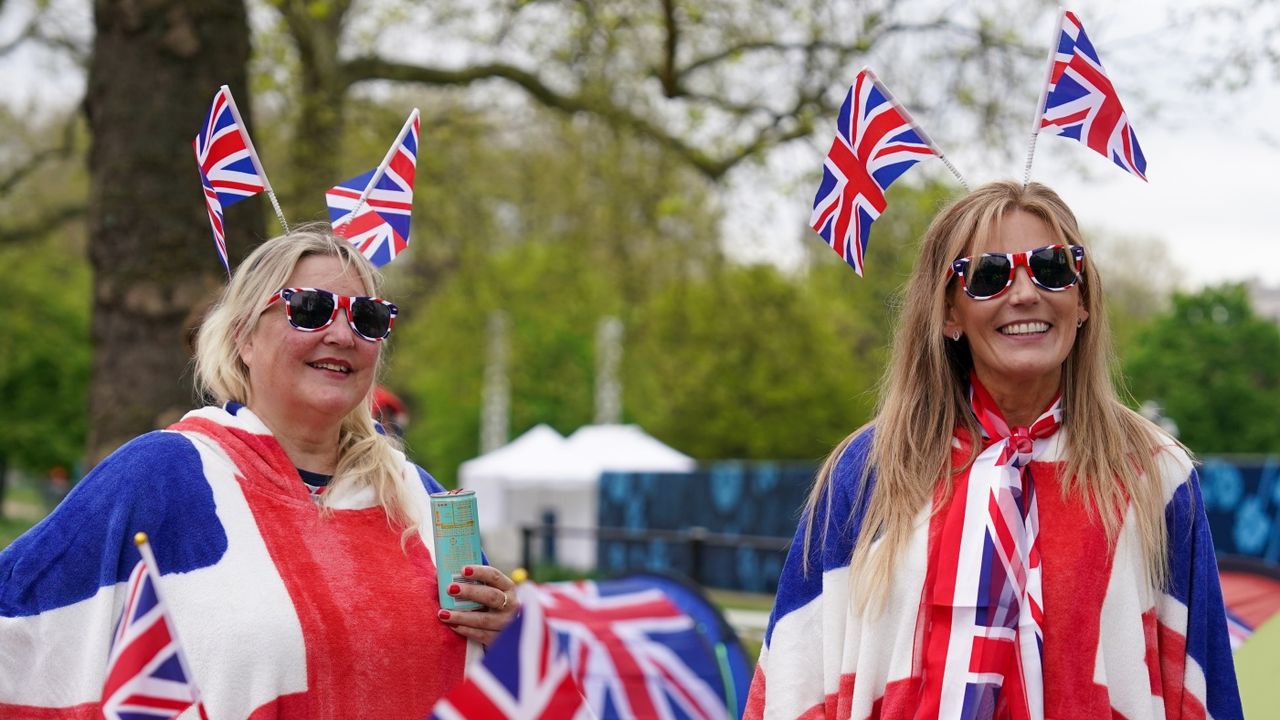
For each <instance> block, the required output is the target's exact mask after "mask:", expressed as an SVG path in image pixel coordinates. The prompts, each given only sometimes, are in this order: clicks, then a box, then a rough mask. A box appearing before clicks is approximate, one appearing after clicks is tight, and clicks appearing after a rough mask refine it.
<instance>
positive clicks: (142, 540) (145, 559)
mask: <svg viewBox="0 0 1280 720" xmlns="http://www.w3.org/2000/svg"><path fill="white" fill-rule="evenodd" d="M228 96H230V93H228ZM232 107H235V105H234V104H233V105H232ZM237 121H239V118H237ZM240 127H244V125H241V126H240ZM247 134H248V133H246V135H247ZM250 152H253V151H252V150H250ZM263 178H264V181H265V178H266V176H265V175H263ZM268 192H269V191H268ZM133 544H134V545H137V546H138V553H139V554H140V555H142V563H143V568H144V569H145V571H146V573H147V574H148V575H150V576H151V586H152V587H153V588H155V592H156V597H157V598H159V597H160V594H161V593H160V566H159V565H157V564H156V556H155V555H153V554H152V553H151V541H150V538H148V537H147V534H146V533H144V532H138V533H134V536H133ZM164 613H165V615H168V616H169V622H168V625H169V632H170V633H171V634H172V635H173V641H174V645H175V646H176V647H175V648H174V651H175V652H176V653H177V654H178V657H179V658H180V662H181V663H182V666H183V667H184V668H187V672H191V661H190V660H188V659H187V655H186V653H185V652H183V651H182V648H183V645H182V639H181V638H179V637H178V625H177V623H175V622H174V621H173V616H172V615H171V614H170V612H169V608H168V606H164ZM120 624H121V625H123V624H124V618H121V619H120ZM190 680H191V683H190V686H191V690H192V694H194V695H195V698H194V700H195V702H193V703H192V705H200V704H201V703H202V702H203V701H204V698H203V696H202V695H201V692H200V683H198V682H196V681H195V678H194V677H192V678H190ZM201 714H202V715H203V713H201Z"/></svg>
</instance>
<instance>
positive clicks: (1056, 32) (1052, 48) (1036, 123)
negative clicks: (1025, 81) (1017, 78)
mask: <svg viewBox="0 0 1280 720" xmlns="http://www.w3.org/2000/svg"><path fill="white" fill-rule="evenodd" d="M1065 13H1066V11H1065V10H1063V9H1062V8H1061V7H1059V8H1058V23H1057V25H1055V26H1054V28H1053V41H1052V42H1051V43H1049V63H1048V67H1046V68H1045V70H1044V82H1042V83H1040V101H1039V102H1037V103H1036V115H1035V117H1033V118H1032V119H1031V142H1030V144H1029V145H1028V146H1027V164H1026V166H1025V167H1024V168H1023V170H1022V187H1026V186H1027V185H1028V184H1029V183H1030V182H1031V163H1032V162H1033V161H1034V160H1035V156H1036V138H1038V137H1040V123H1041V121H1042V120H1043V119H1044V102H1045V100H1046V99H1047V98H1048V97H1049V81H1050V80H1052V79H1053V64H1054V61H1055V60H1057V57H1058V39H1059V38H1060V37H1062V19H1063V17H1064V16H1065Z"/></svg>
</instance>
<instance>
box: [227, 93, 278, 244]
mask: <svg viewBox="0 0 1280 720" xmlns="http://www.w3.org/2000/svg"><path fill="white" fill-rule="evenodd" d="M222 89H223V90H224V91H226V93H227V105H229V106H230V107H231V116H232V117H234V118H235V119H236V126H237V127H239V128H240V136H241V137H243V138H244V146H245V147H246V148H247V149H248V150H249V159H250V160H252V161H253V169H254V170H257V171H258V176H259V177H261V178H262V186H263V189H265V190H266V191H267V197H268V198H269V199H270V200H271V207H272V208H273V209H274V210H275V211H276V219H277V220H279V221H280V227H281V228H283V229H284V231H285V232H286V233H287V232H289V223H287V222H285V219H284V211H283V210H281V209H280V201H279V200H276V191H275V190H272V189H271V181H270V180H268V179H267V171H266V170H264V169H263V168H262V161H261V160H259V159H258V151H257V149H255V148H254V147H253V139H252V138H250V137H249V126H248V125H245V124H244V120H242V119H241V118H240V109H239V108H237V107H236V99H235V97H234V96H232V94H231V88H229V87H227V86H226V85H223V86H222Z"/></svg>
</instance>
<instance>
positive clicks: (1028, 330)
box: [999, 322, 1050, 336]
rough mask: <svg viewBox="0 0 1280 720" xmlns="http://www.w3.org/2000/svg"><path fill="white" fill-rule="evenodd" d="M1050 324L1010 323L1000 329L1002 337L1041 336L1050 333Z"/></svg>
mask: <svg viewBox="0 0 1280 720" xmlns="http://www.w3.org/2000/svg"><path fill="white" fill-rule="evenodd" d="M1049 327H1050V325H1049V323H1046V322H1020V323H1010V324H1009V325H1005V326H1004V327H1002V328H1000V329H999V332H1000V334H1001V335H1012V336H1021V335H1040V334H1043V333H1047V332H1049Z"/></svg>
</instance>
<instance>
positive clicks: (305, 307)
mask: <svg viewBox="0 0 1280 720" xmlns="http://www.w3.org/2000/svg"><path fill="white" fill-rule="evenodd" d="M332 317H333V296H332V295H329V294H326V293H318V292H316V291H314V290H300V291H298V292H295V293H293V294H292V295H290V296H289V319H290V320H291V321H293V324H294V325H296V326H298V327H300V328H302V329H303V330H318V329H320V328H322V327H324V326H325V324H326V323H328V322H329V319H330V318H332Z"/></svg>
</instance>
